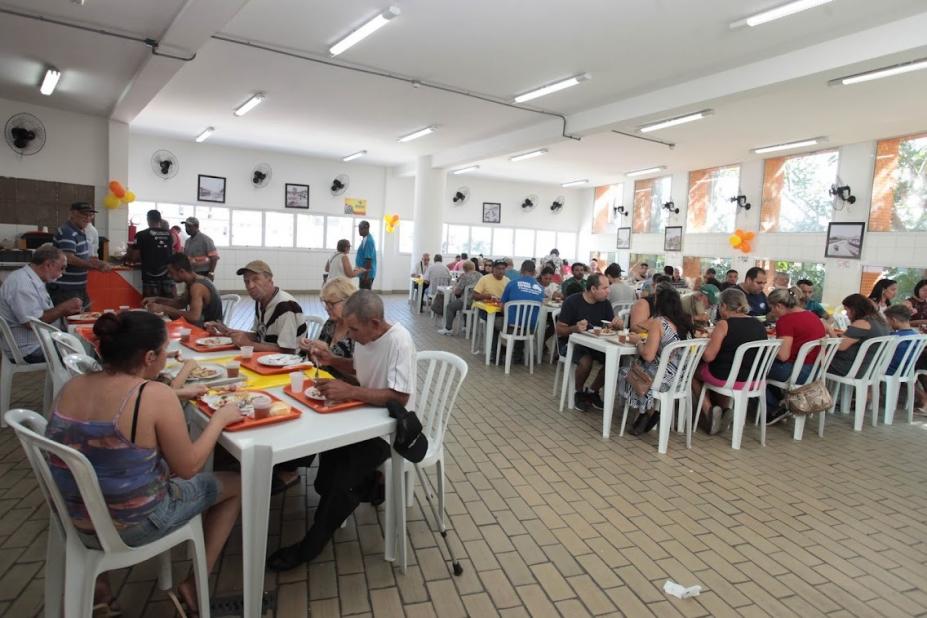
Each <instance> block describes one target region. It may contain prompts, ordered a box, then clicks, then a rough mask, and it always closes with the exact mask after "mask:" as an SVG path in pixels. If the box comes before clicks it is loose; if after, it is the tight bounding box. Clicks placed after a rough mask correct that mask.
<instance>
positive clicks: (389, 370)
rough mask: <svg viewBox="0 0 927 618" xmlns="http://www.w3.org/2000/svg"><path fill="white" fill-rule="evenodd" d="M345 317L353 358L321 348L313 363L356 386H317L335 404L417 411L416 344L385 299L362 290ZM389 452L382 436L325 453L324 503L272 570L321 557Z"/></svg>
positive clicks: (320, 484)
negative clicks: (352, 378)
mask: <svg viewBox="0 0 927 618" xmlns="http://www.w3.org/2000/svg"><path fill="white" fill-rule="evenodd" d="M342 319H343V320H344V322H345V324H346V325H347V327H348V334H349V336H350V337H351V338H352V339H353V340H354V357H353V358H341V357H337V356H335V355H333V354H332V353H331V352H330V351H329V350H326V349H318V350H317V351H315V352H314V354H313V360H314V361H315V362H316V364H318V365H324V366H330V367H334V368H336V369H337V370H338V371H339V372H341V373H344V374H347V375H350V374H352V373H353V374H355V375H356V376H357V382H358V385H357V386H355V385H352V384H348V383H347V382H343V381H341V380H331V381H327V382H322V383H317V388H318V389H319V390H320V391H321V392H322V394H323V395H324V396H325V398H326V399H328V400H331V401H346V400H358V401H363V402H364V403H366V404H368V405H371V406H385V405H386V404H387V402H389V401H396V402H399V404H401V405H402V406H404V407H405V408H406V409H408V410H414V409H415V378H416V374H415V343H414V342H413V341H412V335H410V334H409V331H407V330H406V329H405V328H404V327H403V326H402V325H401V324H390V323H389V322H387V321H386V319H385V318H384V315H383V301H382V300H381V299H380V297H379V296H377V295H376V294H375V293H374V292H371V291H370V290H359V291H357V292H355V293H354V294H353V295H352V296H351V297H350V298H349V299H348V300H347V301H346V302H345V304H344V308H343V309H342ZM389 454H390V445H389V443H388V442H386V441H385V440H383V439H381V438H372V439H370V440H364V441H362V442H358V443H355V444H350V445H348V446H343V447H340V448H336V449H333V450H330V451H326V452H324V453H322V454H321V455H320V456H319V472H318V474H317V476H316V479H315V489H316V491H317V492H318V493H319V496H320V499H319V506H318V508H317V509H316V511H315V518H314V520H313V522H312V526H311V527H310V528H309V530H307V531H306V536H305V537H303V540H302V541H300V542H299V543H296V544H295V545H290V546H287V547H283V548H281V549H278V550H277V551H275V552H274V553H273V554H271V555H270V557H269V558H268V559H267V566H268V568H270V569H271V570H273V571H288V570H290V569H292V568H295V567H297V566H299V565H300V564H302V563H303V562H309V561H311V560H312V559H314V558H315V557H316V556H318V555H319V554H320V553H321V552H322V550H323V549H324V548H325V546H326V545H327V544H328V541H329V540H330V539H331V538H332V535H333V534H334V533H335V530H337V529H338V527H339V526H341V523H342V522H343V521H344V520H345V519H347V518H348V517H349V516H350V515H351V513H353V512H354V509H355V508H357V505H358V504H360V502H361V498H362V496H365V495H370V493H371V492H370V486H371V485H374V484H376V483H377V480H376V478H377V468H378V467H379V466H380V464H382V463H383V462H384V461H386V458H387V457H389ZM400 499H402V498H400ZM390 533H391V532H390V531H387V534H390Z"/></svg>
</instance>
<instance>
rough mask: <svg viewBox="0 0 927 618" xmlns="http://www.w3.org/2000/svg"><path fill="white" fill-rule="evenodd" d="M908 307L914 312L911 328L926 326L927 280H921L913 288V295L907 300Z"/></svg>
mask: <svg viewBox="0 0 927 618" xmlns="http://www.w3.org/2000/svg"><path fill="white" fill-rule="evenodd" d="M908 305H910V307H911V311H913V312H914V314H913V315H912V316H911V326H914V327H915V328H916V327H918V326H923V325H924V324H927V279H921V280H920V281H918V282H917V285H915V286H914V295H913V296H912V297H911V298H909V299H908Z"/></svg>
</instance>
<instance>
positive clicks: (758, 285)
mask: <svg viewBox="0 0 927 618" xmlns="http://www.w3.org/2000/svg"><path fill="white" fill-rule="evenodd" d="M765 287H766V271H765V270H763V269H762V268H760V267H759V266H754V267H753V268H751V269H750V270H748V271H747V274H746V275H744V282H743V283H742V284H741V285H740V289H741V290H742V291H743V293H744V294H745V295H746V296H747V302H748V303H750V315H752V316H754V317H765V316H766V314H767V313H769V302H768V301H767V300H766V294H765V293H764V292H763V289H764V288H765Z"/></svg>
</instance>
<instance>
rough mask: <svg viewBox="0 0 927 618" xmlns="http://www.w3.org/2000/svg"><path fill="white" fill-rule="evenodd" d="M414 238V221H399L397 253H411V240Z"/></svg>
mask: <svg viewBox="0 0 927 618" xmlns="http://www.w3.org/2000/svg"><path fill="white" fill-rule="evenodd" d="M414 238H415V221H407V220H403V221H400V222H399V253H410V254H411V253H412V240H413V239H414Z"/></svg>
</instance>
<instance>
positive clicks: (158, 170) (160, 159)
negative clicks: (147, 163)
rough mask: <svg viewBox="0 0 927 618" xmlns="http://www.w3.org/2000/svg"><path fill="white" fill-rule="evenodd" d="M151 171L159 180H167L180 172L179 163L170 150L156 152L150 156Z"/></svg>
mask: <svg viewBox="0 0 927 618" xmlns="http://www.w3.org/2000/svg"><path fill="white" fill-rule="evenodd" d="M151 171H152V172H154V175H155V176H157V177H158V178H160V179H161V180H168V179H170V178H173V177H174V176H176V175H177V172H179V171H180V163H178V162H177V157H176V156H175V155H174V153H173V152H171V151H170V150H156V151H155V153H154V154H153V155H151Z"/></svg>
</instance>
